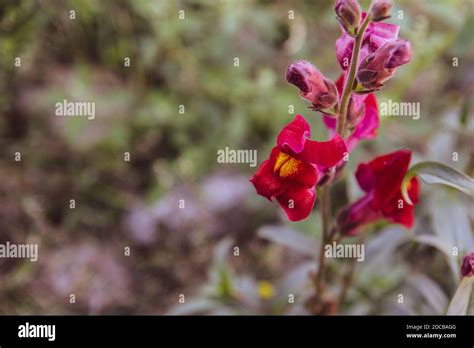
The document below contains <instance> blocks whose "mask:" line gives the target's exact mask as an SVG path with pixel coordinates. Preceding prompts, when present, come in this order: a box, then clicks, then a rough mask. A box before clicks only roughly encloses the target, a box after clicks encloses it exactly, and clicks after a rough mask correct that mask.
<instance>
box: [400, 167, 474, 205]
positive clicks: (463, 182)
mask: <svg viewBox="0 0 474 348" xmlns="http://www.w3.org/2000/svg"><path fill="white" fill-rule="evenodd" d="M415 175H418V176H419V177H420V178H421V180H423V182H425V183H427V184H443V185H447V186H451V187H454V188H455V189H458V190H459V191H462V192H464V193H466V194H468V195H470V196H472V197H474V180H473V179H472V178H471V177H469V176H467V175H466V174H464V173H463V172H460V171H459V170H457V169H455V168H452V167H450V166H448V165H446V164H443V163H439V162H430V161H428V162H420V163H417V164H415V165H414V166H413V167H411V168H410V169H409V170H408V171H407V173H406V174H405V177H404V178H403V182H402V187H401V190H402V195H403V198H404V199H405V201H406V202H407V203H408V204H410V205H413V202H412V201H411V199H410V197H409V196H408V183H409V182H410V180H411V179H412V178H413V177H414V176H415Z"/></svg>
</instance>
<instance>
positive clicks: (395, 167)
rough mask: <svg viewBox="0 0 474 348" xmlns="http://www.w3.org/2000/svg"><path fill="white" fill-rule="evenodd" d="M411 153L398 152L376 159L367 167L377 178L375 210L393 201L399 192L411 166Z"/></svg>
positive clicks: (373, 202)
mask: <svg viewBox="0 0 474 348" xmlns="http://www.w3.org/2000/svg"><path fill="white" fill-rule="evenodd" d="M410 159H411V151H409V150H398V151H395V152H392V153H389V154H387V155H384V156H380V157H377V158H375V159H374V160H373V161H371V162H369V163H368V164H367V165H368V166H369V167H370V168H371V169H372V171H373V173H374V176H375V186H374V190H375V192H374V199H373V201H372V205H373V207H374V208H377V207H380V206H382V205H383V204H384V203H385V202H387V201H389V200H391V199H392V198H393V196H394V195H395V194H397V192H400V185H401V183H402V180H403V177H404V176H405V174H406V172H407V170H408V166H409V164H410Z"/></svg>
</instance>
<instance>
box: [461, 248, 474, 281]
mask: <svg viewBox="0 0 474 348" xmlns="http://www.w3.org/2000/svg"><path fill="white" fill-rule="evenodd" d="M461 274H462V276H463V277H472V276H474V252H472V253H470V254H467V255H466V256H464V257H463V259H462V265H461Z"/></svg>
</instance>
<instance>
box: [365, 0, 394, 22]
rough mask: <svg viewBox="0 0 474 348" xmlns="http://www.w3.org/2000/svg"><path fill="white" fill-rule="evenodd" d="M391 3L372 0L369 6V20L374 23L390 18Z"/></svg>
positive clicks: (386, 0)
mask: <svg viewBox="0 0 474 348" xmlns="http://www.w3.org/2000/svg"><path fill="white" fill-rule="evenodd" d="M391 9H392V2H391V1H390V0H374V1H373V2H372V5H371V6H370V18H371V19H372V21H374V22H380V21H383V20H384V19H387V18H389V17H390V10H391Z"/></svg>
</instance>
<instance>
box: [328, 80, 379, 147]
mask: <svg viewBox="0 0 474 348" xmlns="http://www.w3.org/2000/svg"><path fill="white" fill-rule="evenodd" d="M346 75H347V74H345V73H344V74H341V76H340V77H339V79H338V80H337V81H336V87H337V90H338V92H339V95H340V96H341V95H342V89H343V88H344V78H345V76H346ZM323 120H324V123H325V125H326V127H327V128H328V129H329V131H330V134H334V133H335V132H336V121H337V119H336V118H335V117H332V116H329V115H324V118H323ZM348 120H349V122H350V124H351V125H352V126H353V130H352V132H351V134H350V135H349V136H348V137H347V139H346V145H347V149H348V150H349V152H351V151H352V150H354V148H355V147H356V145H357V144H358V143H359V141H361V140H363V139H372V138H375V136H376V135H377V129H378V128H379V124H380V120H379V112H378V103H377V98H376V97H375V94H373V93H369V94H353V95H352V99H351V101H350V103H349V110H348Z"/></svg>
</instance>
